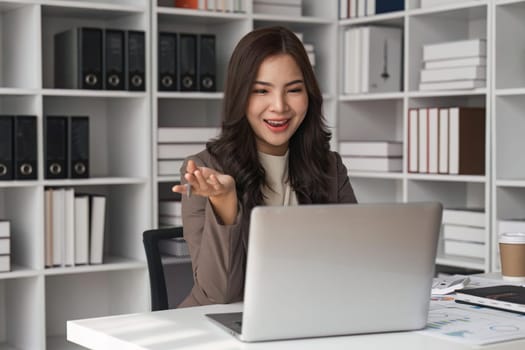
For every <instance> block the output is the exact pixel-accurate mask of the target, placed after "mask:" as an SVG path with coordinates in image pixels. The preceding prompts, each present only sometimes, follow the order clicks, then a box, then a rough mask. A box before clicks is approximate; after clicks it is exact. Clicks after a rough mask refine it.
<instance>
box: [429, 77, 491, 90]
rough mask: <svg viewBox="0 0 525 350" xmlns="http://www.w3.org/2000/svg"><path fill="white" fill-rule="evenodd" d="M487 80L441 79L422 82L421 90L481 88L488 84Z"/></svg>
mask: <svg viewBox="0 0 525 350" xmlns="http://www.w3.org/2000/svg"><path fill="white" fill-rule="evenodd" d="M486 84H487V82H486V81H485V80H473V79H465V80H453V81H440V82H429V83H420V84H419V90H421V91H440V90H471V89H480V88H484V87H485V86H486Z"/></svg>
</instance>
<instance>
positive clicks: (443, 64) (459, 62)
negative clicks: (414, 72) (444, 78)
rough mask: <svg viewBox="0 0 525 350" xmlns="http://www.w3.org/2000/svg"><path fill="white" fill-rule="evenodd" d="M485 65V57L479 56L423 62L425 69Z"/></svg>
mask: <svg viewBox="0 0 525 350" xmlns="http://www.w3.org/2000/svg"><path fill="white" fill-rule="evenodd" d="M486 65H487V58H486V57H480V56H478V57H466V58H454V59H447V60H438V61H427V62H423V66H424V68H425V69H442V68H456V67H475V66H479V67H483V66H486Z"/></svg>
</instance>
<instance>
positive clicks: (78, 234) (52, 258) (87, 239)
mask: <svg viewBox="0 0 525 350" xmlns="http://www.w3.org/2000/svg"><path fill="white" fill-rule="evenodd" d="M44 198H45V205H44V212H45V228H44V233H45V266H46V267H47V268H49V267H64V266H75V265H84V264H102V263H103V255H104V236H105V229H106V219H107V218H106V196H104V195H100V194H80V193H79V194H75V190H74V189H72V188H48V189H46V190H45V192H44Z"/></svg>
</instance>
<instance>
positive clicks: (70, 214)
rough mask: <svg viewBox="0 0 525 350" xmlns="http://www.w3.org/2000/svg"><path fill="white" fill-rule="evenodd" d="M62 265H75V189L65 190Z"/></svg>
mask: <svg viewBox="0 0 525 350" xmlns="http://www.w3.org/2000/svg"><path fill="white" fill-rule="evenodd" d="M62 244H63V248H62V251H63V254H64V257H63V260H62V266H74V265H75V190H74V189H72V188H68V189H66V190H65V191H64V240H63V241H62Z"/></svg>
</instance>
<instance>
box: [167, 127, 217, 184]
mask: <svg viewBox="0 0 525 350" xmlns="http://www.w3.org/2000/svg"><path fill="white" fill-rule="evenodd" d="M219 133H220V128H205V127H196V128H191V127H186V128H159V129H158V137H157V142H158V153H157V158H158V159H157V160H158V163H157V167H158V169H157V171H158V175H159V176H169V175H180V168H181V166H182V163H183V162H184V159H185V158H186V157H188V156H190V155H192V154H196V153H199V152H201V151H202V150H204V149H205V148H206V142H207V141H209V140H210V139H212V138H214V137H216V136H218V135H219Z"/></svg>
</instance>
